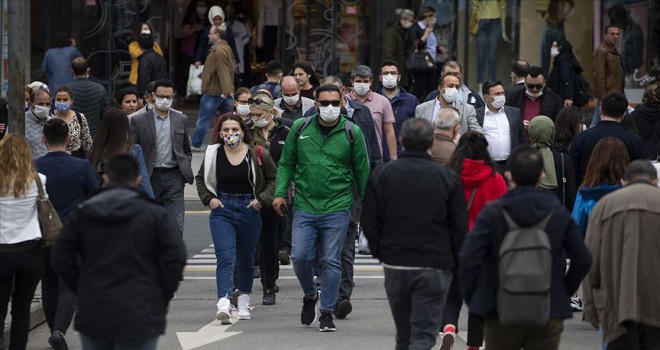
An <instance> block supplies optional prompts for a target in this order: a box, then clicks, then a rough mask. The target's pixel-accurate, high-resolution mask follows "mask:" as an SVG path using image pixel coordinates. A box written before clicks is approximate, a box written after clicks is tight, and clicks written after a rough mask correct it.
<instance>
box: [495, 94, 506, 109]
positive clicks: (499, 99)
mask: <svg viewBox="0 0 660 350" xmlns="http://www.w3.org/2000/svg"><path fill="white" fill-rule="evenodd" d="M504 103H506V96H504V95H497V96H494V97H493V102H491V104H492V105H493V107H495V108H496V109H500V108H502V106H504Z"/></svg>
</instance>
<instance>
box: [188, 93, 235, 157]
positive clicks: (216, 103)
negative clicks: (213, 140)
mask: <svg viewBox="0 0 660 350" xmlns="http://www.w3.org/2000/svg"><path fill="white" fill-rule="evenodd" d="M232 103H233V99H232V98H231V97H224V98H223V97H220V96H214V95H202V99H201V100H200V101H199V114H198V115H197V129H196V130H195V133H194V134H193V136H192V138H191V143H192V145H193V146H195V147H201V146H202V142H204V135H206V130H208V128H209V125H211V119H213V116H214V115H215V112H216V111H217V110H218V108H220V106H222V110H223V111H224V110H227V111H231V110H232Z"/></svg>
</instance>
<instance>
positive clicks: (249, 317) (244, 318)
mask: <svg viewBox="0 0 660 350" xmlns="http://www.w3.org/2000/svg"><path fill="white" fill-rule="evenodd" d="M251 318H252V315H250V316H238V319H239V320H249V319H251Z"/></svg>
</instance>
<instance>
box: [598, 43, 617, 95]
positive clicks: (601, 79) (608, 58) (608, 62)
mask: <svg viewBox="0 0 660 350" xmlns="http://www.w3.org/2000/svg"><path fill="white" fill-rule="evenodd" d="M591 65H592V69H593V71H592V78H593V83H594V86H593V93H594V95H595V96H596V97H597V98H603V97H605V95H607V94H609V93H611V92H620V93H623V63H622V61H621V55H620V54H619V52H618V51H617V50H616V48H610V47H608V46H607V45H605V44H600V45H598V47H596V50H594V54H593V56H592V58H591Z"/></svg>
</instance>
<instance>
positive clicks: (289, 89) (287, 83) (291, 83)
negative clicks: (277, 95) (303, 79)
mask: <svg viewBox="0 0 660 350" xmlns="http://www.w3.org/2000/svg"><path fill="white" fill-rule="evenodd" d="M280 85H281V86H282V94H283V95H287V96H291V95H295V94H297V93H299V92H300V87H299V86H298V81H297V80H296V78H294V77H292V76H286V77H284V78H282V82H281V83H280Z"/></svg>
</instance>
